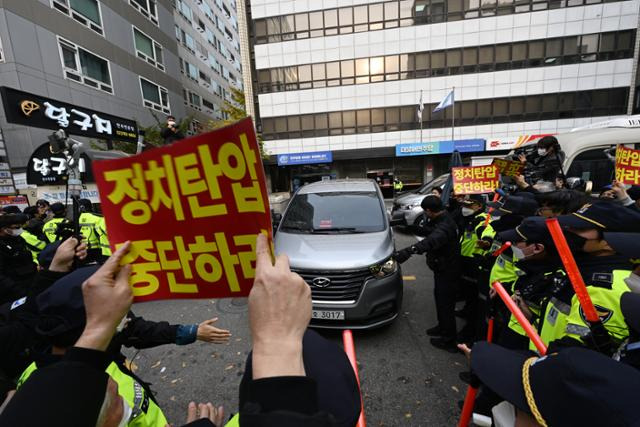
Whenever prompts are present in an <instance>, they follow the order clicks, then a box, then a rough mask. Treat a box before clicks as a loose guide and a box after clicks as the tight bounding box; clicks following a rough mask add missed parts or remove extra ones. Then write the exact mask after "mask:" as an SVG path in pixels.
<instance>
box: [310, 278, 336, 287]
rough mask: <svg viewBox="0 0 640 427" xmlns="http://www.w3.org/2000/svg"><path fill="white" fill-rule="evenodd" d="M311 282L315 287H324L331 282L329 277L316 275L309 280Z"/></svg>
mask: <svg viewBox="0 0 640 427" xmlns="http://www.w3.org/2000/svg"><path fill="white" fill-rule="evenodd" d="M311 284H312V285H313V286H315V287H316V288H326V287H327V286H329V285H330V284H331V279H329V278H328V277H316V278H314V279H313V280H312V281H311Z"/></svg>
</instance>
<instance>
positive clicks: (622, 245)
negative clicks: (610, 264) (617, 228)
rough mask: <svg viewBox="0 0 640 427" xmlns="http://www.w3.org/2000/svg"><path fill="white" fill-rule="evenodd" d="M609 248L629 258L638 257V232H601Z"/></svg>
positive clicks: (639, 248)
mask: <svg viewBox="0 0 640 427" xmlns="http://www.w3.org/2000/svg"><path fill="white" fill-rule="evenodd" d="M602 235H603V238H604V240H605V241H606V242H607V243H608V244H609V246H611V248H612V249H613V250H614V251H616V252H618V253H619V254H621V255H624V256H628V257H629V258H631V259H640V233H611V232H604V233H602Z"/></svg>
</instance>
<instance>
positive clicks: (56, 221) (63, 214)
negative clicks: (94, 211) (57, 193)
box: [43, 202, 69, 243]
mask: <svg viewBox="0 0 640 427" xmlns="http://www.w3.org/2000/svg"><path fill="white" fill-rule="evenodd" d="M50 209H51V212H53V218H51V219H50V220H49V221H47V222H46V223H45V224H44V227H43V231H44V235H45V236H46V237H47V239H48V240H49V243H53V242H55V241H58V240H61V239H62V236H60V233H59V230H60V228H61V226H62V225H64V224H66V223H69V220H68V219H67V207H66V206H65V205H63V204H62V203H60V202H56V203H54V204H52V205H51V207H50Z"/></svg>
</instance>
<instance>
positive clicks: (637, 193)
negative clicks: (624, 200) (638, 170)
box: [627, 185, 640, 200]
mask: <svg viewBox="0 0 640 427" xmlns="http://www.w3.org/2000/svg"><path fill="white" fill-rule="evenodd" d="M627 194H628V195H629V197H631V198H632V199H633V200H638V199H640V185H632V186H631V188H629V189H628V190H627Z"/></svg>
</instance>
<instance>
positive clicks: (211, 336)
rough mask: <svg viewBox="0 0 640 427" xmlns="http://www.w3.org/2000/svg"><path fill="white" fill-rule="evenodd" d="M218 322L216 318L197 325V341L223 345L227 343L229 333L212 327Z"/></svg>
mask: <svg viewBox="0 0 640 427" xmlns="http://www.w3.org/2000/svg"><path fill="white" fill-rule="evenodd" d="M217 321H218V318H217V317H216V318H214V319H209V320H205V321H204V322H202V323H200V324H199V325H198V335H197V337H198V341H204V342H210V343H214V344H224V343H226V342H229V337H231V332H229V331H227V330H226V329H218V328H216V327H215V326H213V324H214V323H216V322H217Z"/></svg>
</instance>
